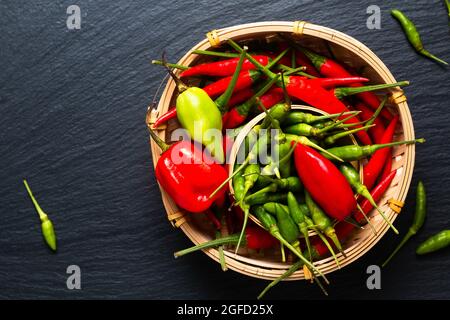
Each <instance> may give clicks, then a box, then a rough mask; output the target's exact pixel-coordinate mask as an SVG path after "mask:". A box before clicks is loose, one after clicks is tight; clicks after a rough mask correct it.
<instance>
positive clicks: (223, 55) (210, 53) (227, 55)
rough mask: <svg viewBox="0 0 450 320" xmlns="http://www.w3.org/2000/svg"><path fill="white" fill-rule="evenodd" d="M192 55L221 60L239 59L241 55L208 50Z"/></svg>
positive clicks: (196, 51)
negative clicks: (219, 58)
mask: <svg viewBox="0 0 450 320" xmlns="http://www.w3.org/2000/svg"><path fill="white" fill-rule="evenodd" d="M192 53H195V54H201V55H204V56H213V57H221V58H237V57H239V54H237V53H231V52H218V51H208V50H194V51H192Z"/></svg>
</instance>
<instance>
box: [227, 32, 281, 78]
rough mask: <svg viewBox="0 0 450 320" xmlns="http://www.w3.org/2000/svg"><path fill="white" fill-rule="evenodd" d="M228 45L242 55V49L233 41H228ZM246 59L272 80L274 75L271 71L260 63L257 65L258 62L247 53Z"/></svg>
mask: <svg viewBox="0 0 450 320" xmlns="http://www.w3.org/2000/svg"><path fill="white" fill-rule="evenodd" d="M228 44H229V45H230V46H231V47H232V48H233V49H235V50H236V51H237V52H239V53H242V51H243V49H242V48H241V47H240V46H239V45H238V44H237V43H236V42H234V41H233V40H231V39H228ZM246 56H247V59H248V61H250V62H251V63H253V64H254V65H255V67H257V68H258V69H259V70H260V71H261V72H262V73H264V74H265V75H266V76H267V77H269V78H270V79H273V78H274V77H275V73H273V72H272V71H270V70H269V69H267V68H266V67H264V66H263V65H262V64H261V63H259V61H257V60H256V59H255V58H253V57H252V56H251V55H249V54H248V53H246Z"/></svg>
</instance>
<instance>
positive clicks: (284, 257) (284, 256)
mask: <svg viewBox="0 0 450 320" xmlns="http://www.w3.org/2000/svg"><path fill="white" fill-rule="evenodd" d="M280 252H281V262H283V263H284V262H286V252H285V250H284V245H283V243H281V242H280Z"/></svg>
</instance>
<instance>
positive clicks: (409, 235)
mask: <svg viewBox="0 0 450 320" xmlns="http://www.w3.org/2000/svg"><path fill="white" fill-rule="evenodd" d="M414 234H415V232H411V230H408V233H406V235H405V237H404V238H403V239H402V241H401V242H400V243H399V244H398V246H397V247H396V248H395V250H394V251H393V252H392V253H391V254H390V255H389V257H388V258H387V259H386V261H384V262H383V264H382V265H381V267H382V268H384V267H385V266H386V265H387V264H388V263H389V261H391V260H392V258H393V257H394V256H395V255H396V254H397V252H398V251H399V250H400V249H401V248H402V247H403V246H404V245H405V243H406V242H407V241H408V240H409V238H411V237H412V236H413V235H414Z"/></svg>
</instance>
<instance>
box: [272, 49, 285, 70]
mask: <svg viewBox="0 0 450 320" xmlns="http://www.w3.org/2000/svg"><path fill="white" fill-rule="evenodd" d="M289 50H290V49H289V48H287V49H285V50H283V51H282V52H281V53H280V54H279V55H278V56H276V57H275V59H273V60H272V61H270V62H269V63H268V64H267V66H266V68H267V69H270V68H272V67H273V66H274V65H276V64H277V63H278V61H280V60H281V58H283V57H284V56H285V55H286V53H287V52H288V51H289Z"/></svg>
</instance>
